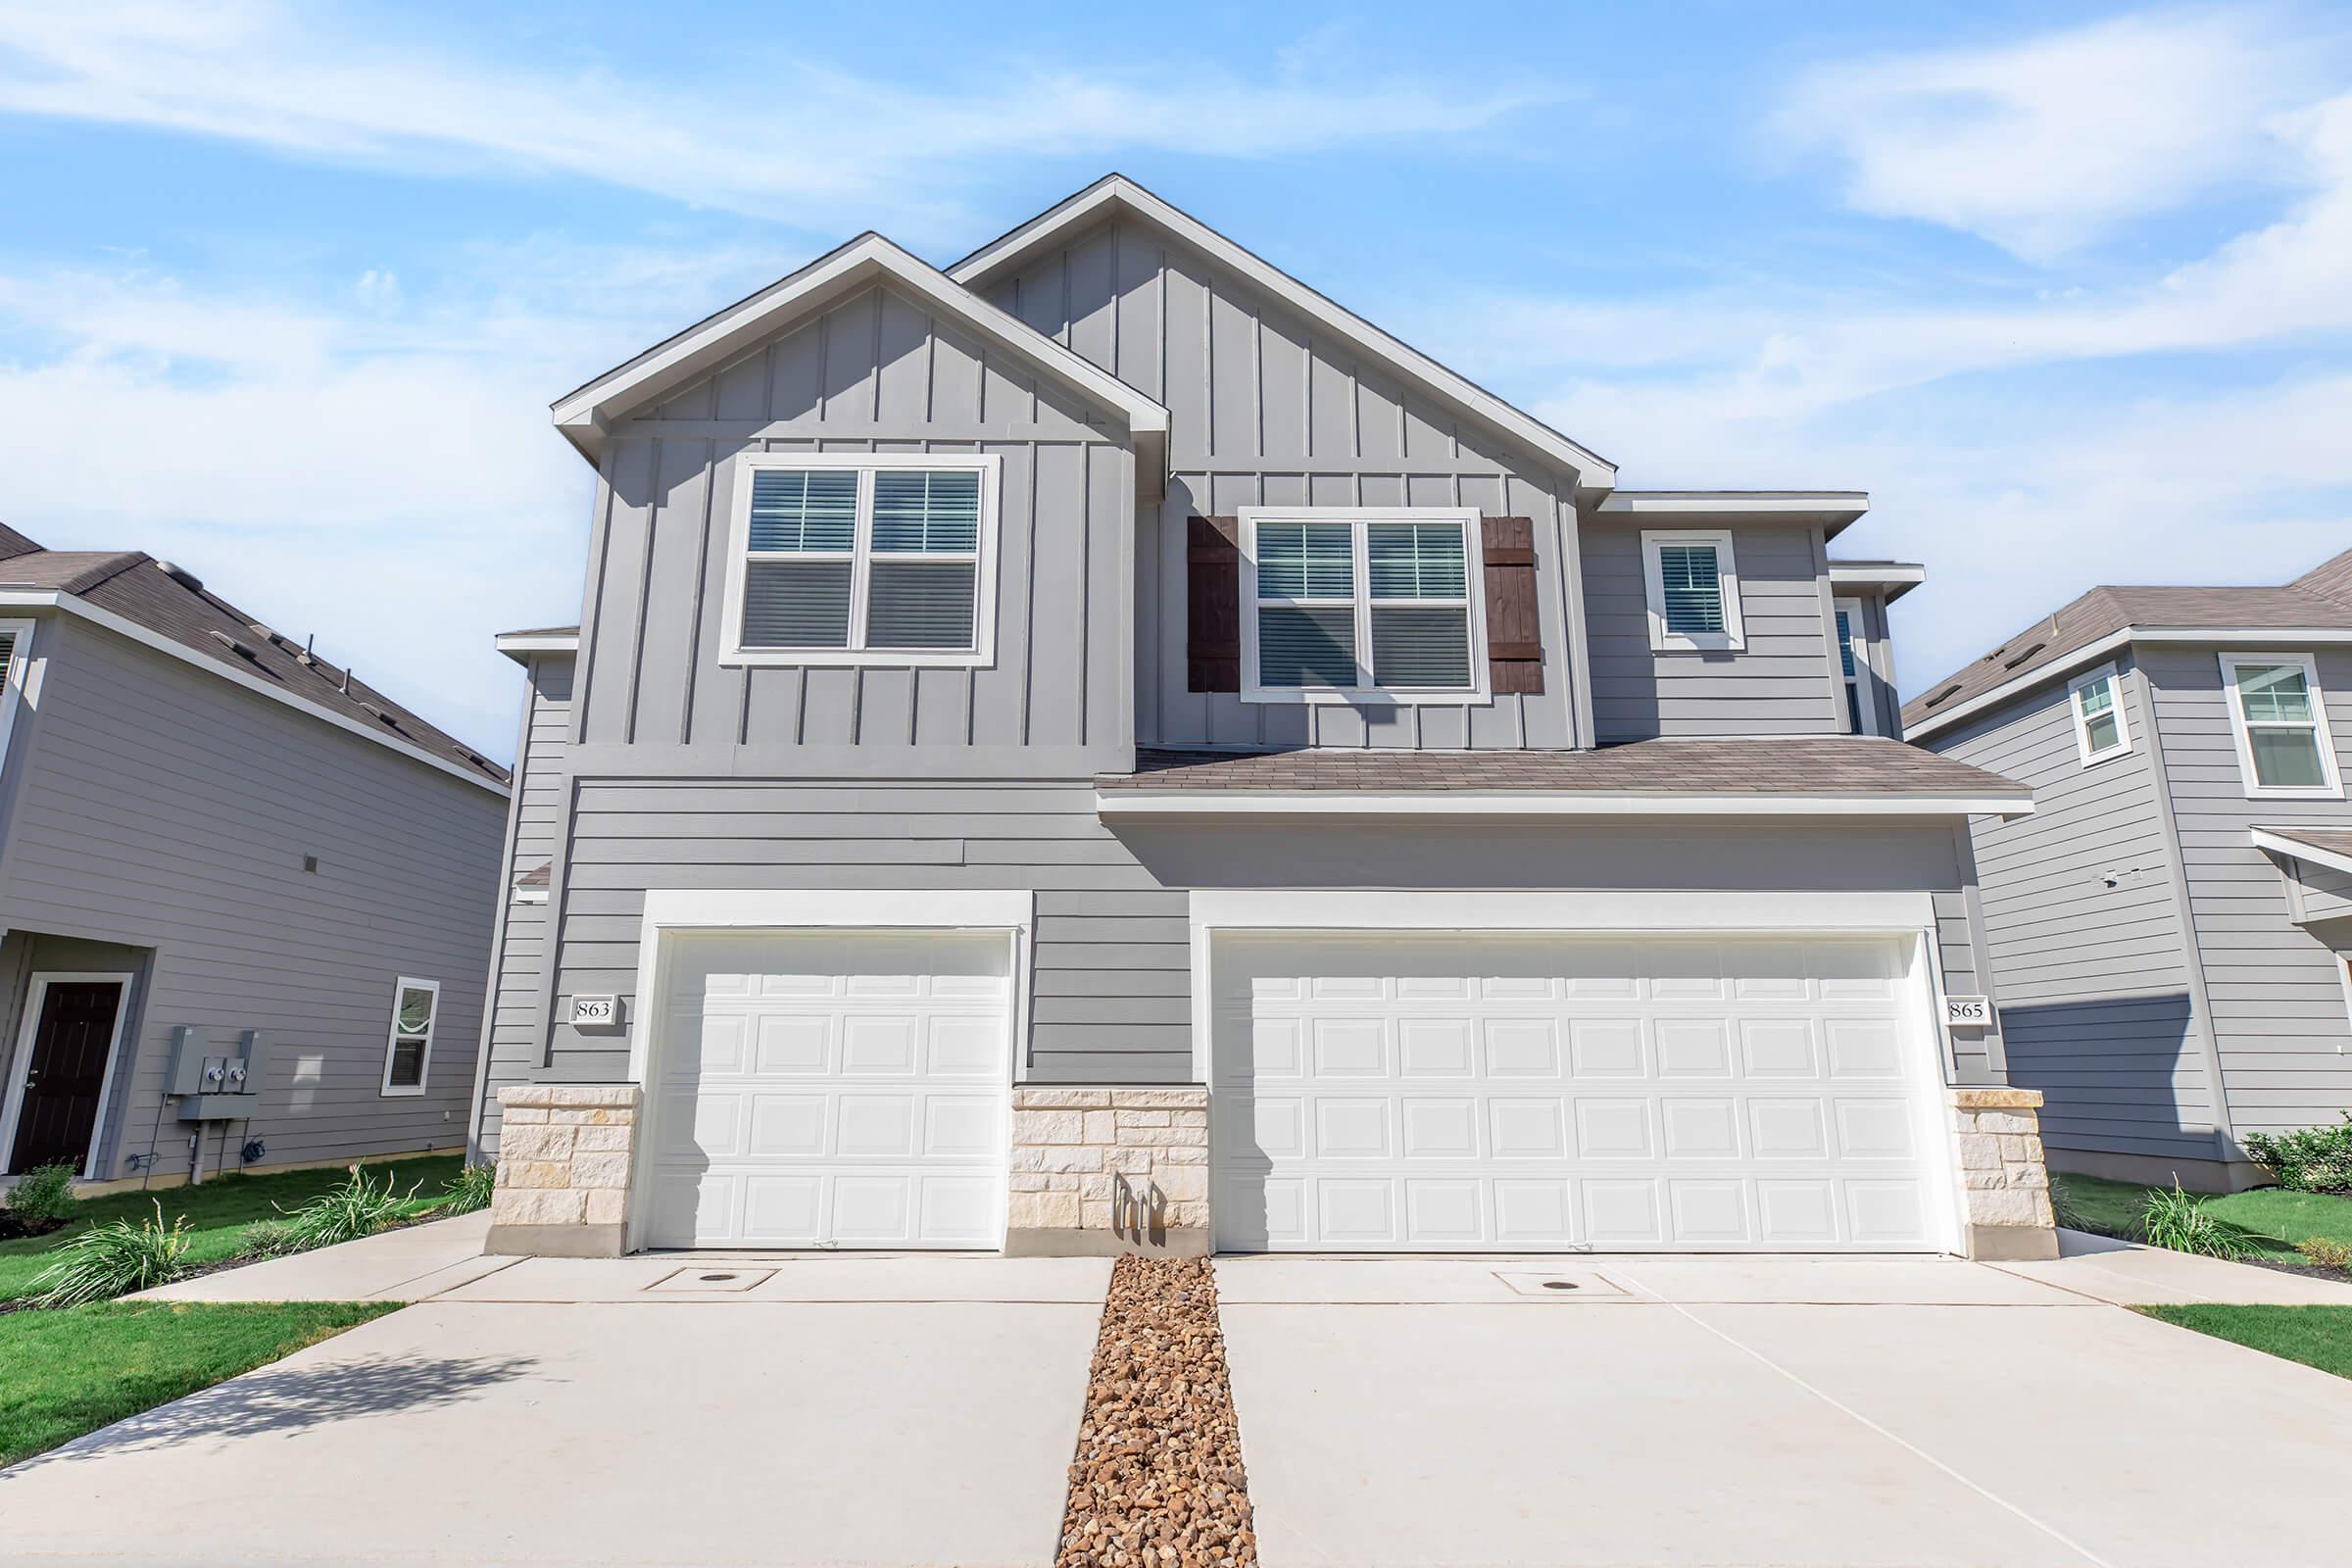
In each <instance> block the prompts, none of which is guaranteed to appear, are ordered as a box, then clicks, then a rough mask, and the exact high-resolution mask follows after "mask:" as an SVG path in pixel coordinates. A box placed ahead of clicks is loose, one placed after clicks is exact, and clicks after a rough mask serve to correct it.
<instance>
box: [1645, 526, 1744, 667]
mask: <svg viewBox="0 0 2352 1568" xmlns="http://www.w3.org/2000/svg"><path fill="white" fill-rule="evenodd" d="M1642 576H1643V579H1644V582H1643V585H1644V587H1645V588H1646V589H1647V591H1648V596H1649V646H1650V647H1652V648H1654V649H1658V650H1661V651H1668V650H1690V651H1699V652H1708V651H1718V650H1725V649H1737V648H1740V647H1741V646H1742V636H1741V629H1740V571H1739V568H1738V566H1736V565H1735V564H1733V559H1732V536H1731V535H1730V534H1728V533H1723V532H1719V531H1713V530H1708V531H1679V532H1674V533H1645V534H1643V535H1642Z"/></svg>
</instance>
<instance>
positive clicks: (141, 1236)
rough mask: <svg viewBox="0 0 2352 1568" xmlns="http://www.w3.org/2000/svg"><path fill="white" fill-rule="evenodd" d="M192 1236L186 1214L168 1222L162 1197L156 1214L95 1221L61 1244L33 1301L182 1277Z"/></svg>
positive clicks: (103, 1296)
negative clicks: (132, 1221) (101, 1223)
mask: <svg viewBox="0 0 2352 1568" xmlns="http://www.w3.org/2000/svg"><path fill="white" fill-rule="evenodd" d="M192 1240H193V1238H191V1237H190V1236H189V1235H188V1221H187V1216H186V1215H184V1214H179V1215H174V1216H172V1223H171V1225H170V1226H168V1227H167V1226H166V1225H165V1224H164V1205H163V1201H162V1200H160V1199H159V1200H157V1201H156V1205H155V1217H154V1218H153V1219H143V1220H140V1221H139V1222H138V1223H137V1224H135V1225H134V1224H132V1223H131V1222H130V1221H129V1220H127V1219H118V1220H110V1221H108V1222H107V1223H106V1224H104V1225H93V1226H91V1227H90V1228H89V1229H88V1230H85V1231H83V1232H82V1233H81V1234H80V1235H78V1236H75V1237H73V1238H72V1239H71V1240H69V1241H67V1242H66V1243H65V1244H64V1245H63V1246H61V1247H59V1248H58V1250H57V1261H56V1262H54V1263H52V1264H50V1265H49V1266H48V1267H47V1268H45V1269H43V1270H42V1271H41V1272H40V1273H39V1274H38V1275H37V1276H35V1277H34V1279H33V1282H32V1283H33V1287H34V1293H33V1297H32V1304H33V1305H35V1306H47V1307H60V1306H80V1305H82V1304H83V1303H85V1302H88V1301H108V1300H112V1299H115V1298H116V1297H118V1296H127V1295H129V1294H130V1293H131V1292H132V1291H150V1290H153V1289H154V1288H155V1287H157V1286H158V1285H169V1284H170V1283H171V1282H172V1281H173V1280H174V1279H177V1278H178V1277H179V1272H180V1269H181V1267H182V1266H183V1261H182V1260H183V1259H185V1258H186V1256H187V1252H188V1247H189V1244H190V1242H191V1241H192Z"/></svg>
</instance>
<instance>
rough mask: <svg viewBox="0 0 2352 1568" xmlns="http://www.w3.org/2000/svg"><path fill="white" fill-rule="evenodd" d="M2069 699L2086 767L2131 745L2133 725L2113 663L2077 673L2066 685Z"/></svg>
mask: <svg viewBox="0 0 2352 1568" xmlns="http://www.w3.org/2000/svg"><path fill="white" fill-rule="evenodd" d="M2066 700H2067V706H2068V708H2069V709H2070V710H2071V711H2073V713H2074V720H2075V750H2076V751H2077V752H2078V753H2079V754H2080V755H2081V756H2082V765H2083V766H2084V767H2088V766H2089V765H2090V764H2091V763H2093V762H2099V761H2104V760H2107V759H2108V758H2110V757H2115V756H2119V755H2121V754H2122V753H2124V752H2128V751H2130V750H2131V723H2130V721H2129V720H2128V719H2126V718H2125V716H2124V705H2123V681H2122V678H2121V677H2120V676H2118V675H2117V674H2116V672H2115V666H2114V665H2113V664H2101V665H2100V666H2099V667H2098V668H2096V669H2093V670H2088V671H2085V672H2084V673H2082V674H2081V675H2077V676H2076V677H2075V678H2074V680H2073V681H2072V682H2071V683H2069V684H2068V686H2067V688H2066Z"/></svg>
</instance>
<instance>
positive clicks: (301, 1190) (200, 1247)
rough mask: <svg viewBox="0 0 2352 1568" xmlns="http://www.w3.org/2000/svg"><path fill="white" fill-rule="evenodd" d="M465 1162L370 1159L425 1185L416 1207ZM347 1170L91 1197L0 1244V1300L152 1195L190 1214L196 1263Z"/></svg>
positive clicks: (142, 1213)
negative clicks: (47, 1227)
mask: <svg viewBox="0 0 2352 1568" xmlns="http://www.w3.org/2000/svg"><path fill="white" fill-rule="evenodd" d="M465 1162H466V1159H465V1156H464V1155H463V1154H459V1153H448V1154H423V1155H419V1156H417V1158H414V1159H400V1160H387V1161H385V1162H383V1163H382V1164H371V1165H369V1166H368V1173H369V1175H370V1176H372V1177H373V1178H375V1179H376V1180H378V1181H380V1180H382V1173H383V1172H386V1171H390V1172H391V1173H392V1175H393V1179H394V1181H395V1182H396V1183H397V1184H398V1185H399V1187H400V1190H401V1191H402V1192H404V1193H405V1192H407V1191H408V1190H409V1189H410V1188H411V1187H416V1186H417V1183H419V1182H421V1183H423V1185H422V1186H421V1187H419V1188H417V1201H416V1203H415V1204H414V1205H413V1206H414V1207H415V1208H418V1209H422V1208H427V1207H430V1206H431V1205H432V1204H433V1203H435V1202H437V1201H440V1199H441V1197H442V1195H443V1192H444V1189H446V1188H447V1187H448V1185H449V1183H450V1181H451V1180H452V1179H453V1178H455V1177H456V1175H457V1174H458V1169H459V1167H460V1166H462V1165H464V1164H465ZM346 1173H347V1167H344V1166H341V1165H334V1166H329V1167H328V1168H326V1169H324V1170H294V1171H285V1172H282V1173H280V1174H277V1175H270V1176H244V1175H232V1176H216V1177H213V1178H212V1179H210V1180H208V1181H206V1182H205V1183H204V1184H203V1185H201V1186H198V1187H172V1188H168V1189H165V1190H162V1191H159V1192H156V1193H153V1194H147V1193H116V1194H114V1195H112V1196H111V1197H107V1198H93V1199H89V1200H87V1201H84V1202H83V1203H82V1204H81V1206H80V1207H79V1208H77V1209H76V1210H75V1211H74V1217H73V1223H72V1224H69V1225H68V1226H66V1227H65V1229H63V1230H58V1231H52V1232H50V1233H49V1234H48V1235H47V1236H35V1237H27V1238H25V1239H22V1240H18V1241H13V1242H0V1301H13V1300H15V1299H18V1298H20V1297H25V1296H29V1295H31V1294H32V1281H33V1278H34V1276H36V1275H37V1274H39V1273H40V1272H41V1270H42V1269H44V1268H46V1267H48V1266H49V1259H48V1258H47V1257H46V1256H45V1255H44V1254H45V1253H47V1252H48V1251H49V1250H51V1249H53V1248H55V1247H57V1246H58V1245H59V1244H60V1243H62V1242H64V1241H65V1239H66V1238H67V1237H69V1236H71V1235H73V1232H74V1231H75V1230H76V1229H78V1228H80V1227H81V1226H82V1225H84V1224H99V1223H103V1222H105V1221H107V1220H110V1219H123V1218H125V1217H128V1218H130V1219H132V1220H134V1221H136V1220H141V1219H147V1218H150V1217H152V1216H153V1215H154V1213H155V1207H154V1204H155V1201H156V1200H157V1199H161V1200H163V1204H164V1223H165V1224H167V1225H168V1224H170V1223H171V1222H172V1216H173V1215H174V1214H185V1215H186V1216H187V1217H188V1233H189V1235H190V1237H191V1238H192V1240H193V1245H192V1246H190V1247H189V1249H188V1254H187V1262H188V1263H189V1264H190V1265H191V1266H195V1265H200V1264H204V1263H217V1262H219V1261H221V1259H222V1258H224V1257H228V1256H230V1255H231V1254H233V1253H234V1252H235V1251H236V1250H237V1248H238V1247H239V1246H240V1245H241V1244H242V1243H243V1241H244V1239H245V1231H246V1228H247V1227H248V1226H250V1225H253V1224H255V1223H257V1222H259V1221H261V1220H266V1219H275V1218H277V1217H278V1208H279V1206H280V1205H282V1206H283V1207H286V1208H293V1207H295V1206H296V1205H298V1204H300V1203H301V1202H303V1201H305V1200H306V1199H311V1198H316V1197H317V1196H318V1195H319V1194H320V1193H322V1192H324V1191H326V1190H327V1189H328V1188H329V1187H332V1186H334V1185H335V1184H336V1183H338V1182H340V1181H342V1180H343V1179H344V1177H345V1175H346ZM19 1315H21V1314H19ZM12 1321H14V1316H12V1317H0V1324H7V1323H9V1322H12Z"/></svg>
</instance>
